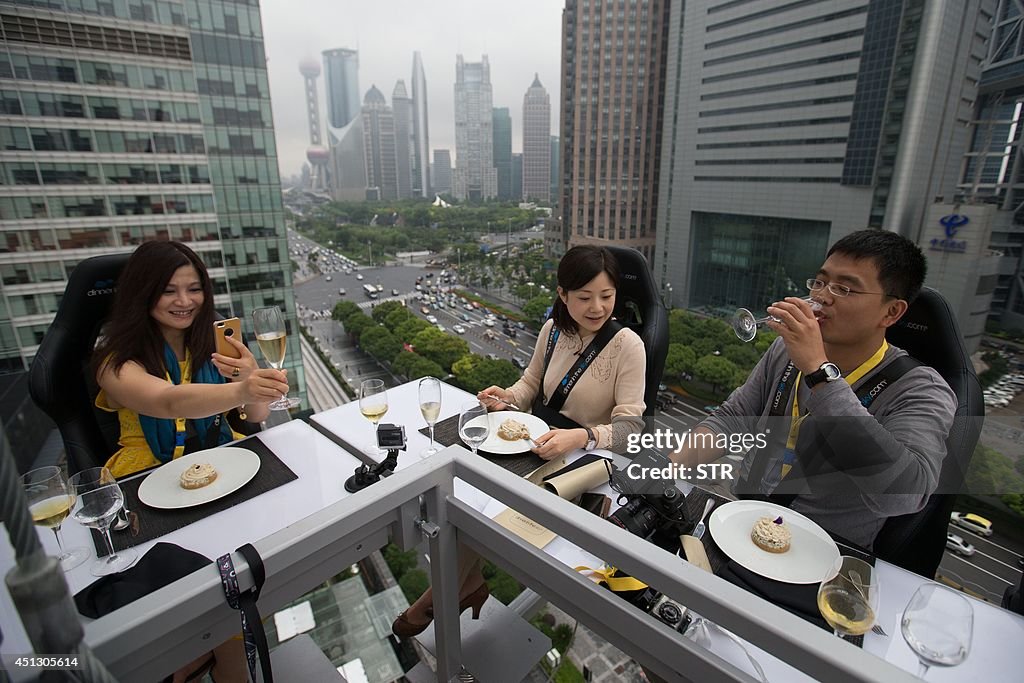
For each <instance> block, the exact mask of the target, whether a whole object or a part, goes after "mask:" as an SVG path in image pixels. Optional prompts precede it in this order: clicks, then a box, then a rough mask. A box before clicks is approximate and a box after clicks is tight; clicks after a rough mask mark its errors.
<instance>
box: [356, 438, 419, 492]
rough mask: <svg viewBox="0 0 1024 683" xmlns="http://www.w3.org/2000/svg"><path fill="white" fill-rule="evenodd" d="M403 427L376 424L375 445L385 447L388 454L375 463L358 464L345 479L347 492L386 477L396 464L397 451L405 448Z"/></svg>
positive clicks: (358, 489)
mask: <svg viewBox="0 0 1024 683" xmlns="http://www.w3.org/2000/svg"><path fill="white" fill-rule="evenodd" d="M405 443H406V442H405V427H401V426H396V425H392V424H382V425H378V426H377V445H378V446H379V447H381V448H385V449H387V452H388V456H387V457H386V458H384V459H383V460H381V461H380V462H379V463H377V464H375V465H365V464H364V465H360V466H359V467H357V468H356V471H355V472H354V473H353V474H352V476H351V477H349V478H348V479H346V480H345V490H346V491H348V492H349V493H355V492H356V491H362V490H363V489H365V488H366V487H367V486H370V485H372V484H376V483H377V482H378V481H380V480H381V477H386V476H387V475H389V474H391V473H392V472H394V471H395V468H396V467H397V466H398V452H399V451H404V450H405Z"/></svg>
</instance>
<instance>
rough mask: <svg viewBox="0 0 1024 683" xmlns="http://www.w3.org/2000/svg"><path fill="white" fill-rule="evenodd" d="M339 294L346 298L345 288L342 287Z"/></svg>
mask: <svg viewBox="0 0 1024 683" xmlns="http://www.w3.org/2000/svg"><path fill="white" fill-rule="evenodd" d="M338 294H340V295H341V296H345V288H344V287H342V288H341V289H339V290H338Z"/></svg>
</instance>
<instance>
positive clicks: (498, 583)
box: [481, 562, 523, 605]
mask: <svg viewBox="0 0 1024 683" xmlns="http://www.w3.org/2000/svg"><path fill="white" fill-rule="evenodd" d="M481 573H482V574H483V575H484V580H485V581H486V582H487V587H488V588H490V589H491V595H493V596H494V597H495V598H497V599H498V600H500V601H501V602H502V603H504V604H506V605H507V604H509V603H510V602H512V601H513V600H515V599H516V596H518V595H519V594H520V593H522V592H523V587H522V586H521V585H519V582H518V581H516V580H515V579H514V578H512V576H511V575H510V574H507V573H506V572H504V571H502V570H501V569H499V568H498V567H497V566H495V565H494V564H492V563H491V562H486V563H484V566H483V569H482V570H481Z"/></svg>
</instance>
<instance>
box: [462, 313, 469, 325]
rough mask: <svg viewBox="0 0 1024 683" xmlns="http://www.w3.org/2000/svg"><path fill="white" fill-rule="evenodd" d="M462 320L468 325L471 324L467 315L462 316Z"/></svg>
mask: <svg viewBox="0 0 1024 683" xmlns="http://www.w3.org/2000/svg"><path fill="white" fill-rule="evenodd" d="M462 319H463V320H464V321H465V322H467V323H468V322H469V316H468V315H466V314H465V313H463V314H462Z"/></svg>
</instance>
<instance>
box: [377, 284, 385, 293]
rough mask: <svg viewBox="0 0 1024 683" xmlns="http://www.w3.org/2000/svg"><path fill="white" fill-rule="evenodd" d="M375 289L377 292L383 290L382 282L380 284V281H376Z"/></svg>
mask: <svg viewBox="0 0 1024 683" xmlns="http://www.w3.org/2000/svg"><path fill="white" fill-rule="evenodd" d="M377 291H378V292H383V291H384V285H382V284H380V283H379V282H378V283H377Z"/></svg>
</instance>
